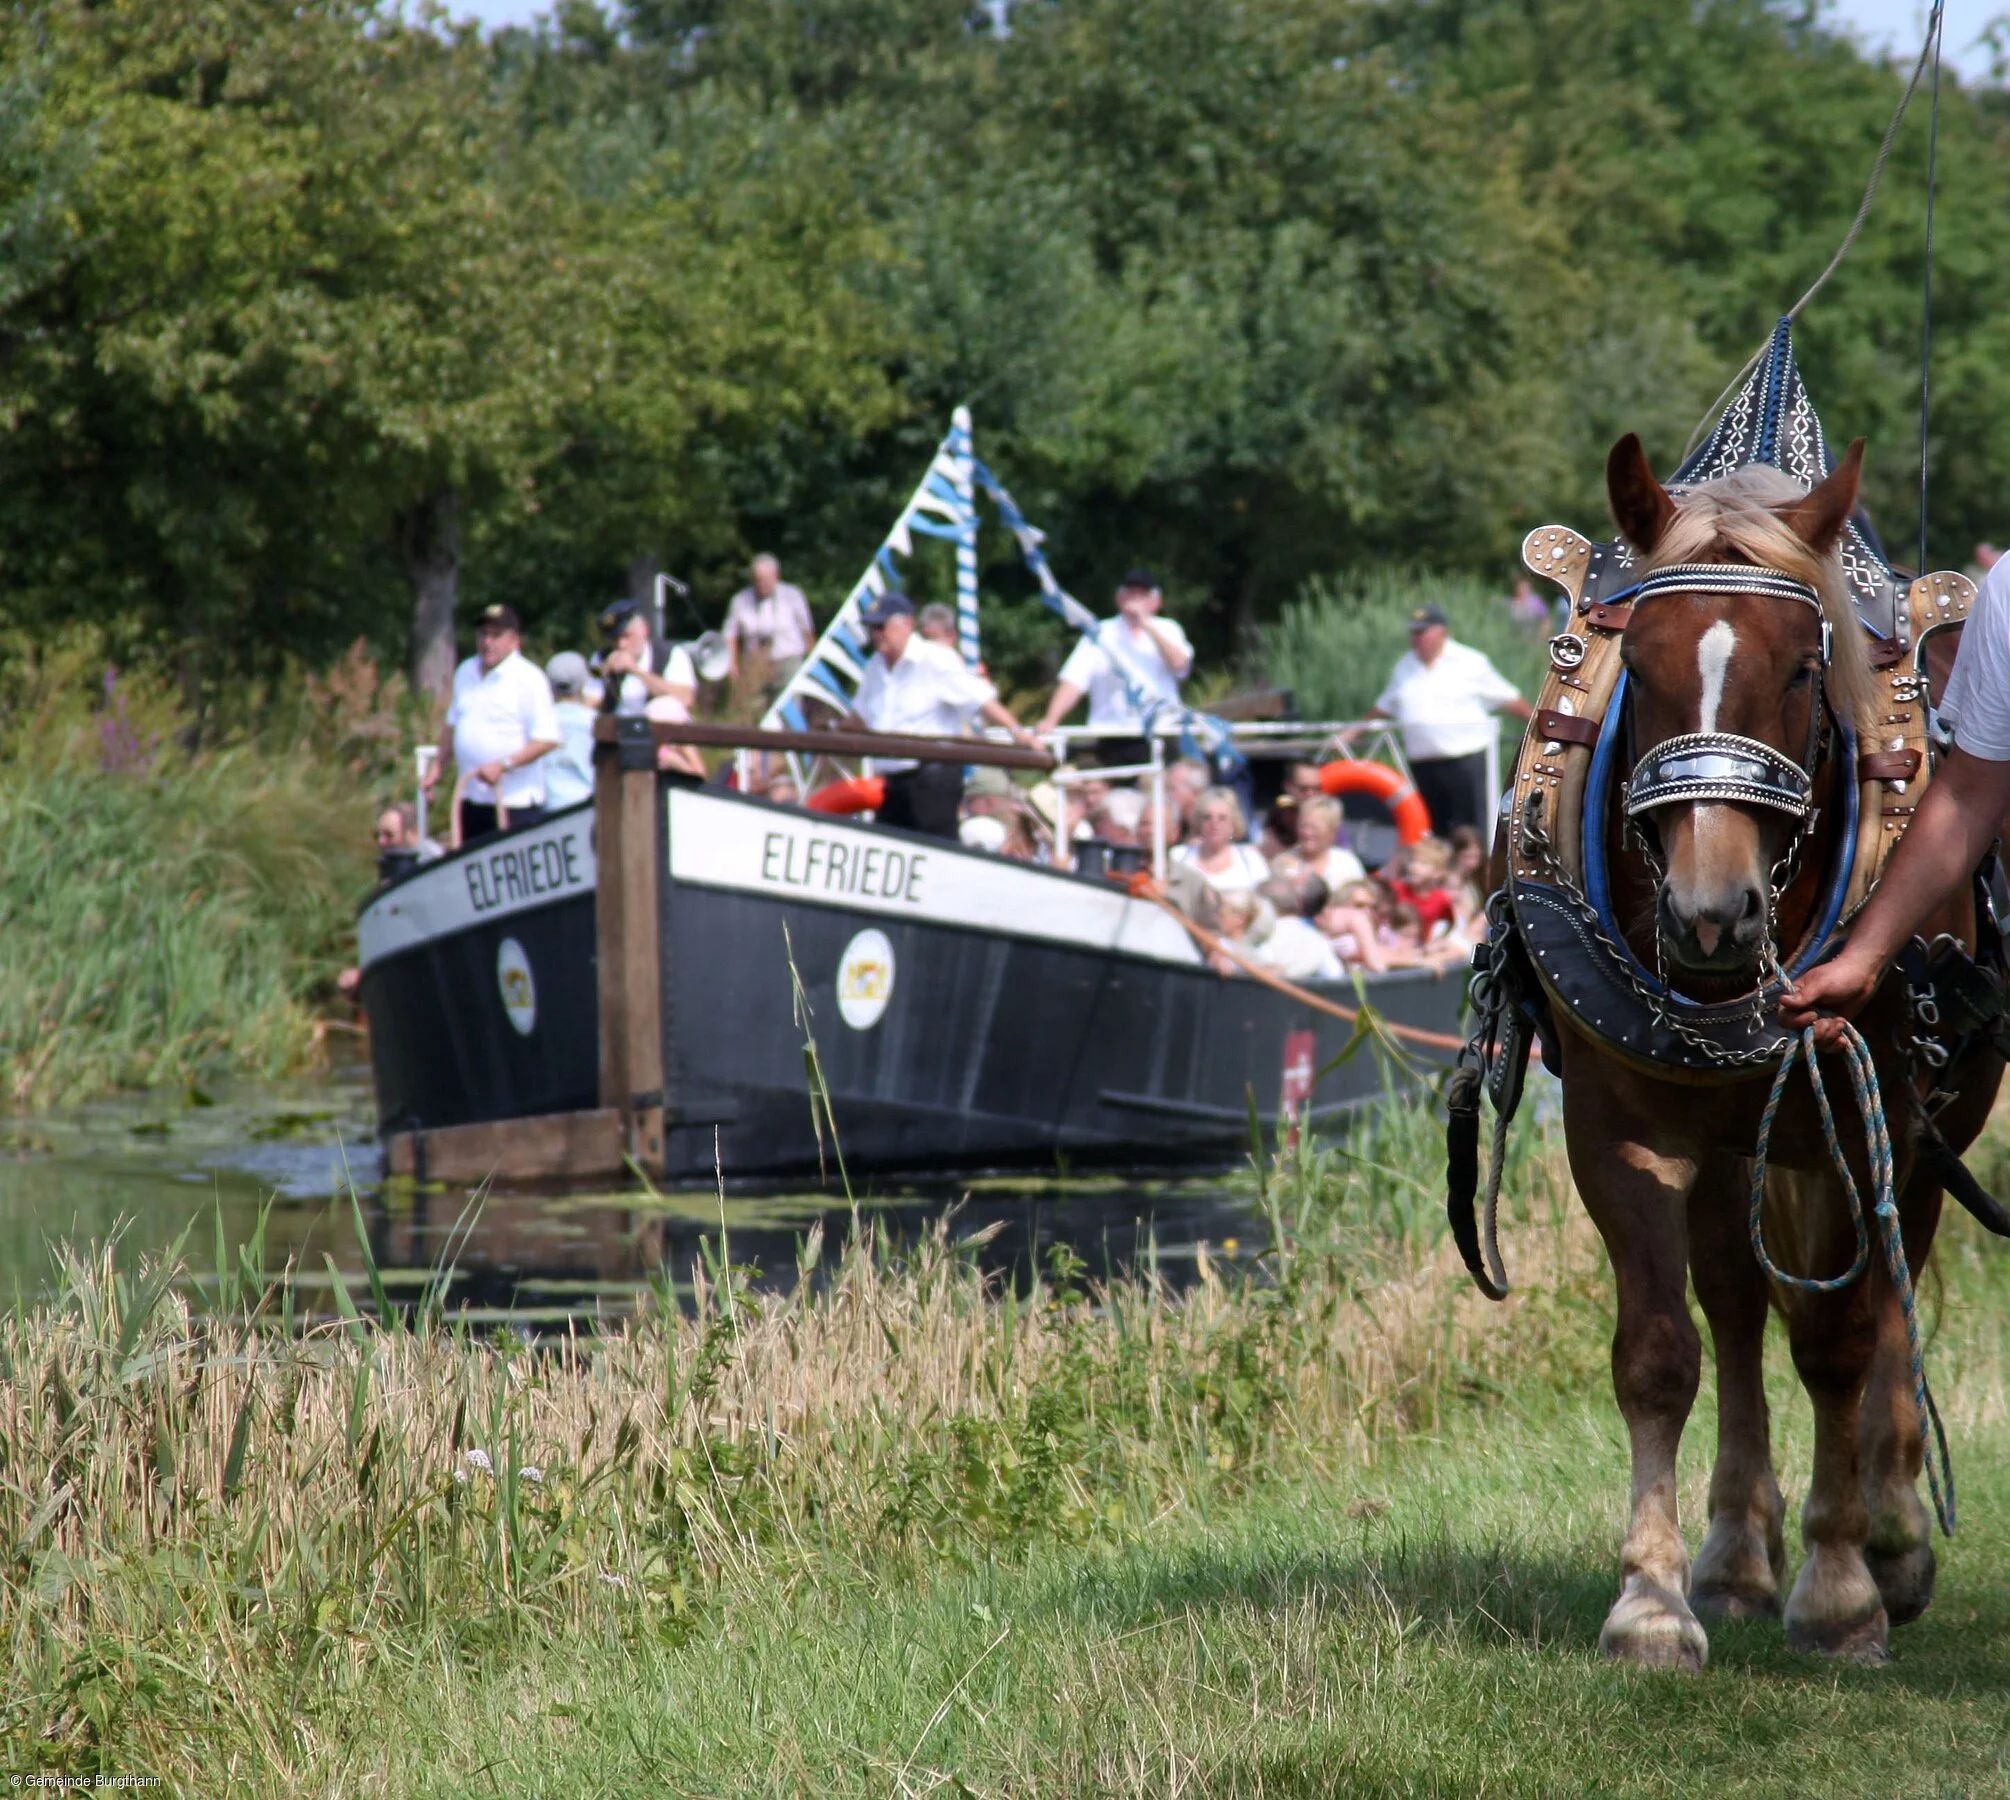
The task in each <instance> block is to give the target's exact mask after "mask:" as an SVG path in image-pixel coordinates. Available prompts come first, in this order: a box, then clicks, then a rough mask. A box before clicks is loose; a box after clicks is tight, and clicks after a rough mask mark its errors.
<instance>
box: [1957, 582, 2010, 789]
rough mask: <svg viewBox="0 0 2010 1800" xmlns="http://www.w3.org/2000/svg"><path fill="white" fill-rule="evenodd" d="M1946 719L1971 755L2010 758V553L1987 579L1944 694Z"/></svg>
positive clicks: (1994, 759) (1987, 758)
mask: <svg viewBox="0 0 2010 1800" xmlns="http://www.w3.org/2000/svg"><path fill="white" fill-rule="evenodd" d="M1940 722H1941V723H1942V724H1943V725H1945V726H1947V727H1948V728H1949V729H1950V730H1951V731H1952V732H1953V733H1954V741H1955V743H1956V744H1958V745H1959V746H1960V747H1961V748H1962V749H1963V750H1965V751H1967V752H1968V754H1969V755H1970V756H1979V757H1980V758H1981V759H1982V760H1983V761H1984V762H2010V557H2005V558H2003V559H2002V560H2001V561H1999V562H1998V563H1997V564H1996V566H1995V567H1994V568H1992V569H1991V570H1990V571H1989V573H1988V574H1987V575H1985V576H1983V578H1982V587H1981V589H1980V591H1979V592H1978V593H1977V594H1976V596H1975V604H1974V606H1973V607H1972V608H1971V609H1970V610H1969V614H1968V623H1967V625H1966V626H1965V627H1964V628H1963V630H1962V633H1961V649H1960V651H1959V652H1958V653H1957V654H1956V656H1955V658H1954V673H1953V674H1951V675H1950V676H1948V678H1947V692H1946V693H1945V694H1944V695H1942V696H1941V701H1940Z"/></svg>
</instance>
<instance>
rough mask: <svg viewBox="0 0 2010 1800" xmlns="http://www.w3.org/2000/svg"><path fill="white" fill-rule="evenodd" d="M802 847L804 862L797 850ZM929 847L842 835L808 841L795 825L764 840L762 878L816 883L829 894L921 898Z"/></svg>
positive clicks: (781, 884)
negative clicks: (855, 840)
mask: <svg viewBox="0 0 2010 1800" xmlns="http://www.w3.org/2000/svg"><path fill="white" fill-rule="evenodd" d="M798 849H800V850H801V851H802V867H801V869H800V870H798V868H797V866H796V852H797V850H798ZM927 863H928V853H927V852H926V851H923V850H895V849H893V848H891V847H890V846H887V845H882V844H868V845H858V844H845V843H841V842H839V841H838V840H837V839H836V838H827V837H823V836H820V835H813V836H811V838H810V840H809V842H808V843H807V844H805V843H804V842H803V840H802V839H801V838H800V837H798V836H797V835H796V833H794V832H793V831H771V832H769V833H768V834H767V835H766V837H765V839H764V840H763V842H762V845H761V879H762V880H763V881H765V882H768V883H769V884H771V885H773V886H776V887H800V888H806V887H811V886H816V885H818V884H817V875H818V873H819V868H820V867H821V873H822V875H823V881H822V884H821V886H820V889H819V891H820V892H823V893H826V894H869V895H875V896H877V897H878V898H880V899H882V900H905V901H906V902H908V904H910V905H919V904H920V902H921V894H920V887H921V878H922V876H923V874H924V873H925V872H926V866H927Z"/></svg>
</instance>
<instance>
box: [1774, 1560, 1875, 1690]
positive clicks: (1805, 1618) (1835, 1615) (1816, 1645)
mask: <svg viewBox="0 0 2010 1800" xmlns="http://www.w3.org/2000/svg"><path fill="white" fill-rule="evenodd" d="M1786 1626H1787V1642H1788V1643H1789V1644H1790V1645H1791V1646H1792V1647H1793V1648H1794V1649H1796V1650H1813V1651H1816V1652H1818V1653H1819V1654H1821V1655H1823V1656H1834V1657H1839V1658H1841V1659H1842V1660H1843V1661H1845V1662H1857V1663H1881V1662H1884V1661H1885V1660H1886V1659H1887V1657H1888V1654H1889V1651H1888V1647H1887V1646H1888V1642H1889V1638H1890V1632H1891V1621H1890V1618H1889V1617H1888V1616H1887V1614H1886V1613H1885V1610H1884V1601H1883V1600H1882V1599H1881V1598H1880V1597H1879V1594H1878V1591H1877V1584H1876V1583H1875V1582H1874V1581H1872V1580H1871V1578H1870V1570H1869V1568H1868V1567H1867V1566H1866V1565H1865V1563H1864V1560H1863V1557H1862V1555H1861V1553H1859V1552H1858V1551H1856V1550H1854V1549H1849V1548H1846V1547H1842V1546H1836V1545H1828V1546H1823V1545H1813V1546H1810V1554H1809V1557H1808V1560H1807V1561H1806V1562H1804V1563H1803V1564H1802V1565H1801V1574H1800V1579H1799V1580H1798V1581H1796V1582H1795V1583H1794V1591H1793V1593H1792V1595H1791V1596H1790V1597H1789V1598H1788V1600H1787V1613H1786Z"/></svg>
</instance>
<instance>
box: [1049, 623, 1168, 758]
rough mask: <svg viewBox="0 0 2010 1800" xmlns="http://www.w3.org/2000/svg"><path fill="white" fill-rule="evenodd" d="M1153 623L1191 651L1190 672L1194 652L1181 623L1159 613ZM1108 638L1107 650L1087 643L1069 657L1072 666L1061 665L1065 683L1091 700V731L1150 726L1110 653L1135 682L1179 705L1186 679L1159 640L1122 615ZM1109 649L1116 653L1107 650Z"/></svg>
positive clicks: (1105, 630) (1107, 628) (1105, 628)
mask: <svg viewBox="0 0 2010 1800" xmlns="http://www.w3.org/2000/svg"><path fill="white" fill-rule="evenodd" d="M1152 623H1153V624H1154V625H1156V626H1157V627H1158V628H1159V629H1160V630H1161V631H1163V632H1164V633H1165V634H1166V636H1167V637H1169V638H1171V639H1172V641H1173V642H1174V643H1175V644H1177V645H1178V646H1179V647H1180V649H1181V650H1183V651H1185V653H1186V658H1187V662H1186V666H1187V667H1188V668H1189V669H1191V668H1192V667H1193V646H1192V645H1191V644H1190V643H1188V642H1187V636H1186V633H1185V632H1184V631H1182V630H1181V629H1180V628H1179V625H1178V624H1177V622H1176V621H1174V620H1172V619H1168V618H1167V617H1166V616H1165V615H1164V614H1163V613H1159V614H1155V615H1154V616H1153V619H1152ZM1102 635H1103V643H1102V644H1098V643H1096V642H1095V641H1094V640H1093V639H1090V638H1086V637H1085V638H1082V639H1081V640H1080V641H1079V642H1078V643H1077V644H1076V645H1075V647H1074V649H1072V650H1071V651H1069V652H1068V660H1067V661H1066V662H1064V663H1063V664H1062V665H1061V679H1062V680H1063V681H1065V682H1066V683H1067V684H1068V685H1069V686H1070V687H1077V688H1081V689H1082V690H1083V691H1084V692H1085V693H1087V695H1088V696H1089V723H1090V724H1091V725H1094V726H1105V727H1117V728H1123V729H1128V730H1132V731H1136V730H1139V729H1141V728H1142V727H1143V725H1144V719H1143V716H1142V715H1141V714H1140V713H1139V711H1138V709H1137V708H1136V707H1135V706H1133V705H1132V704H1131V697H1130V695H1129V693H1128V692H1126V691H1125V688H1124V681H1123V677H1122V676H1121V675H1119V674H1118V673H1117V671H1116V670H1115V669H1114V668H1113V667H1112V666H1111V662H1110V651H1114V652H1115V654H1116V656H1117V657H1118V658H1119V660H1121V661H1122V663H1123V665H1124V667H1125V668H1126V669H1127V670H1128V671H1129V672H1130V677H1131V680H1132V681H1134V682H1135V683H1136V684H1137V685H1138V687H1139V688H1141V689H1142V690H1143V691H1144V692H1145V693H1147V694H1150V695H1153V696H1155V697H1157V698H1158V699H1161V700H1171V701H1177V700H1178V699H1179V684H1180V678H1179V677H1178V676H1177V675H1175V674H1174V673H1173V672H1172V666H1171V665H1170V664H1169V663H1168V662H1167V661H1166V658H1165V652H1164V651H1163V650H1161V649H1160V648H1159V646H1158V641H1157V639H1155V638H1154V637H1153V636H1152V635H1151V633H1150V632H1148V631H1145V630H1143V629H1141V628H1140V627H1137V626H1134V625H1133V624H1132V623H1131V622H1130V620H1128V619H1126V618H1124V617H1122V616H1121V615H1119V616H1118V617H1117V618H1114V619H1111V620H1109V621H1108V622H1107V623H1106V624H1105V625H1104V626H1103V633H1102ZM1104 644H1107V645H1108V646H1109V647H1110V649H1109V650H1105V649H1104V647H1103V646H1104Z"/></svg>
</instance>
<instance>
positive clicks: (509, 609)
mask: <svg viewBox="0 0 2010 1800" xmlns="http://www.w3.org/2000/svg"><path fill="white" fill-rule="evenodd" d="M484 625H500V626H501V627H502V628H503V630H505V631H521V630H522V629H523V621H522V620H521V619H519V618H518V617H517V616H516V608H515V607H513V606H505V605H504V604H503V603H502V602H501V601H500V600H498V601H497V602H496V603H495V604H494V605H493V606H485V607H483V608H482V610H481V611H480V612H479V613H477V614H476V615H475V629H476V630H477V631H479V630H481V629H482V627H483V626H484Z"/></svg>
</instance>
